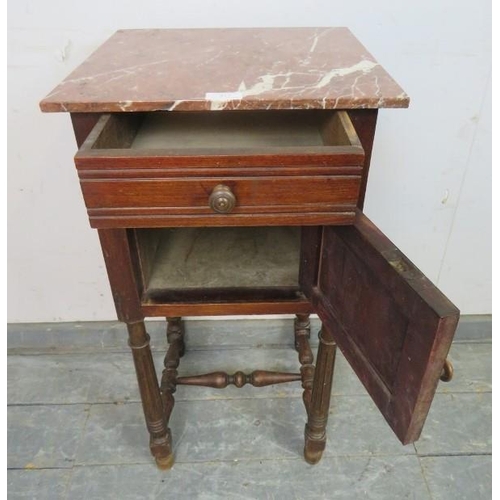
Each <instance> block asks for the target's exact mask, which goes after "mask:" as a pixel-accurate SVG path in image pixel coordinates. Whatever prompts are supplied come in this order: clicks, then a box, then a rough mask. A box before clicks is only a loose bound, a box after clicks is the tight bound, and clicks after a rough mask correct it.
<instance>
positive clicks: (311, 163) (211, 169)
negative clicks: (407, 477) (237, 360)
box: [41, 28, 459, 468]
mask: <svg viewBox="0 0 500 500" xmlns="http://www.w3.org/2000/svg"><path fill="white" fill-rule="evenodd" d="M209 53H214V54H215V53H216V54H217V56H216V57H215V56H214V57H213V58H211V57H208V54H209ZM408 102H409V99H408V97H407V96H406V94H405V93H404V91H403V90H402V89H401V88H400V87H399V86H398V85H397V84H396V83H395V82H394V80H393V79H392V78H391V77H390V76H389V75H388V74H387V73H386V72H385V70H384V69H383V68H382V67H381V66H380V65H379V64H378V63H377V62H376V61H375V60H374V59H373V57H372V56H371V55H370V54H369V53H368V52H367V51H366V49H364V47H363V46H362V45H361V44H360V43H359V42H358V41H357V40H356V39H355V38H354V37H353V35H352V34H351V33H350V32H349V30H347V29H345V28H330V29H327V28H310V29H309V28H293V29H292V28H290V29H221V30H130V31H128V30H125V31H119V32H117V33H116V34H115V35H114V36H113V37H112V38H111V39H110V40H108V41H107V42H106V43H105V44H104V45H103V46H102V47H101V48H100V49H98V51H96V52H95V53H94V54H93V55H92V56H91V57H90V58H89V59H88V60H87V61H86V62H85V63H83V64H82V65H81V66H80V67H79V68H77V69H76V70H75V72H74V73H73V74H72V75H70V76H69V77H68V79H66V80H65V81H64V82H62V83H61V85H60V86H59V87H57V88H56V89H55V90H54V91H53V92H52V93H51V94H49V96H47V98H46V99H44V100H43V101H42V103H41V108H42V110H44V111H67V112H70V113H71V117H72V122H73V127H74V131H75V137H76V140H77V144H78V146H79V150H78V152H77V153H76V156H75V164H76V168H77V171H78V176H79V179H80V184H81V189H82V193H83V199H84V201H85V205H86V207H87V212H88V216H89V220H90V224H91V226H92V227H94V228H97V229H98V231H99V237H100V242H101V245H102V249H103V255H104V258H105V262H106V268H107V271H108V276H109V281H110V285H111V289H112V292H113V297H114V300H115V304H116V309H117V314H118V317H119V319H120V320H122V321H124V322H126V323H127V326H128V330H129V336H130V339H129V343H130V347H131V349H132V353H133V356H134V362H135V366H136V371H137V375H138V381H139V388H140V391H141V397H142V401H143V408H144V413H145V419H146V425H147V427H148V430H149V432H150V435H151V441H150V446H151V451H152V453H153V455H154V456H155V458H156V461H157V463H158V465H159V466H160V467H164V468H168V467H170V466H171V465H172V463H173V455H172V449H171V437H170V430H169V429H168V420H169V417H170V414H171V412H172V409H173V406H174V396H173V395H174V393H175V389H176V386H177V385H180V384H184V385H205V386H211V387H219V388H223V387H226V386H227V385H228V384H234V385H236V386H238V387H241V386H242V385H245V384H253V385H254V386H257V387H261V386H264V385H269V384H274V383H284V382H291V381H299V382H301V383H302V387H303V389H304V403H305V406H306V410H307V424H306V427H305V449H304V454H305V458H306V460H307V461H308V462H310V463H316V462H317V461H318V460H319V459H320V458H321V454H322V452H323V449H324V447H325V442H326V434H325V429H326V423H327V417H328V408H329V402H330V392H331V381H332V376H333V367H334V361H335V350H336V346H337V345H338V346H339V347H340V349H341V350H342V352H343V353H344V355H345V356H346V358H347V360H348V361H349V363H350V364H351V366H352V368H353V369H354V371H355V372H356V374H357V375H358V377H359V378H360V380H361V382H362V383H363V384H364V386H365V387H366V389H367V391H368V392H369V394H370V395H371V396H372V398H373V400H374V401H375V403H376V404H377V406H378V408H379V409H380V411H381V413H382V414H383V415H384V417H385V418H386V420H387V422H388V424H389V425H390V426H391V428H392V429H393V430H394V432H395V434H396V435H397V436H398V438H399V439H400V440H401V441H402V442H403V443H405V444H406V443H409V442H412V441H414V440H416V439H418V437H419V435H420V432H421V429H422V426H423V424H424V421H425V417H426V415H427V412H428V410H429V407H430V404H431V402H432V398H433V395H434V392H435V390H436V386H437V384H438V381H439V379H440V377H441V376H447V375H448V373H449V366H448V365H446V356H447V353H448V350H449V347H450V344H451V341H452V338H453V334H454V331H455V328H456V324H457V321H458V315H459V313H458V310H457V309H456V308H455V307H454V306H453V304H451V303H450V302H449V301H448V300H447V299H446V297H444V296H443V295H442V294H441V292H439V290H437V289H436V287H435V286H434V285H433V284H432V283H431V282H430V281H429V280H428V279H427V278H426V277H425V276H423V275H422V273H421V272H420V271H419V270H418V269H417V268H416V267H415V266H414V265H413V264H412V263H411V262H410V261H409V260H408V259H407V258H406V257H405V256H404V254H403V253H402V252H401V251H400V250H399V249H397V248H396V247H395V246H394V244H392V243H391V242H390V241H389V240H388V239H387V237H385V236H384V235H383V234H382V232H381V231H380V230H379V229H378V228H377V227H375V225H374V224H373V223H372V222H370V221H369V220H368V218H367V217H366V216H365V215H364V213H363V211H362V209H363V200H364V195H365V190H366V186H367V179H368V170H369V166H370V158H371V151H372V146H373V139H374V134H375V125H376V119H377V111H378V109H379V108H384V107H406V106H408ZM394 140H397V138H394ZM388 202H390V200H388ZM270 313H293V314H296V315H297V316H296V321H295V332H294V335H295V347H296V349H297V351H298V357H299V363H300V370H298V371H297V373H277V372H270V371H263V370H256V371H254V372H253V373H251V374H244V373H241V372H237V373H236V374H232V375H231V374H226V373H224V372H216V373H212V374H201V375H199V374H198V375H194V376H180V375H179V373H178V367H179V362H180V358H181V357H182V355H183V353H184V350H185V345H184V339H183V325H182V321H181V319H180V318H181V317H182V316H185V315H207V314H213V315H225V314H226V315H228V314H231V315H233V314H270ZM310 313H317V314H318V316H319V317H320V319H321V321H322V324H323V326H322V330H321V333H320V344H319V349H318V354H317V359H316V363H315V364H314V360H313V356H312V351H311V349H310V347H309V342H308V338H309V334H310V333H309V330H310V327H309V320H308V317H309V314H310ZM148 316H164V317H167V323H168V326H167V337H168V341H169V344H170V347H169V350H168V353H167V355H166V358H165V368H164V371H163V374H162V376H161V380H160V381H159V380H158V376H157V374H156V373H155V370H154V366H153V362H152V357H151V351H150V347H149V337H148V335H147V333H146V329H145V326H144V321H143V320H144V317H148ZM444 367H446V370H445V372H446V373H445V374H444V375H443V369H444Z"/></svg>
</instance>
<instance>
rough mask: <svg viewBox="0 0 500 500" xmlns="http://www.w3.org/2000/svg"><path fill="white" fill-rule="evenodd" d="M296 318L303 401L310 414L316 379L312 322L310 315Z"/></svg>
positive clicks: (296, 340) (296, 341)
mask: <svg viewBox="0 0 500 500" xmlns="http://www.w3.org/2000/svg"><path fill="white" fill-rule="evenodd" d="M296 316H297V317H296V318H295V324H294V327H295V328H294V329H295V349H296V351H297V352H298V353H299V362H300V373H301V375H302V388H303V389H304V392H303V394H302V399H303V400H304V406H305V407H306V411H307V412H309V406H310V405H311V394H312V385H313V377H314V365H313V361H314V356H313V353H312V350H311V347H310V345H309V338H310V337H311V322H310V321H309V314H297V315H296Z"/></svg>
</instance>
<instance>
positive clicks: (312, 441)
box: [304, 326, 337, 464]
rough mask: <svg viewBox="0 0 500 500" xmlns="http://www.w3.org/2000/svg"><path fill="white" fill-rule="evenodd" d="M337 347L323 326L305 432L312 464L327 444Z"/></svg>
mask: <svg viewBox="0 0 500 500" xmlns="http://www.w3.org/2000/svg"><path fill="white" fill-rule="evenodd" d="M336 349H337V345H336V344H335V342H334V340H333V337H332V336H331V334H330V332H328V330H327V329H326V328H325V327H324V326H323V327H322V329H321V331H320V333H319V347H318V358H317V360H316V368H315V370H314V381H313V387H312V394H311V400H310V402H309V408H308V418H307V424H306V427H305V432H304V437H305V445H304V458H305V459H306V462H308V463H310V464H316V463H318V462H319V461H320V460H321V457H322V455H323V450H324V449H325V446H326V424H327V422H328V411H329V408H330V394H331V392H332V380H333V368H334V365H335V353H336Z"/></svg>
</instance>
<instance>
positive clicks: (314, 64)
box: [40, 28, 409, 112]
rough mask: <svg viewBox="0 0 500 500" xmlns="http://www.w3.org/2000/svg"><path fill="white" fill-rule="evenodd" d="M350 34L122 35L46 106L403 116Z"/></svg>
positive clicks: (398, 99)
mask: <svg viewBox="0 0 500 500" xmlns="http://www.w3.org/2000/svg"><path fill="white" fill-rule="evenodd" d="M408 104H409V98H408V96H407V94H406V93H405V92H404V91H403V89H402V88H401V87H400V86H399V85H398V84H397V83H396V82H395V81H394V80H393V79H392V78H391V76H390V75H389V74H388V73H387V72H386V71H385V70H384V69H383V68H382V66H381V65H380V64H379V63H378V62H377V61H376V60H375V59H374V58H373V56H372V55H371V54H370V53H369V52H368V51H367V50H366V49H365V48H364V47H363V45H361V43H360V42H359V41H358V40H357V39H356V38H355V37H354V35H353V34H352V33H351V32H350V31H349V30H348V29H347V28H231V29H188V30H185V29H173V30H120V31H117V32H116V33H115V34H114V35H113V36H112V37H111V38H110V39H109V40H108V41H106V42H105V43H104V44H103V45H102V46H101V47H99V48H98V49H97V50H96V51H95V52H94V53H93V54H92V55H91V56H90V57H89V58H88V59H87V60H86V61H84V62H83V63H82V64H81V65H80V66H79V67H78V68H77V69H76V70H75V71H73V73H71V74H70V75H69V76H68V78H66V79H65V80H64V81H63V82H62V83H61V84H60V85H59V86H57V87H56V88H55V89H54V90H53V91H52V92H51V93H50V94H49V95H48V96H47V97H46V98H45V99H44V100H43V101H42V102H41V103H40V107H41V109H42V111H48V112H55V111H67V112H121V111H123V112H128V111H158V110H167V111H174V110H175V111H205V110H213V111H217V110H223V109H226V110H232V109H241V110H244V109H247V110H248V109H313V108H320V109H335V108H344V109H352V108H398V107H401V108H402V107H407V106H408Z"/></svg>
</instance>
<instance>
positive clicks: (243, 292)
mask: <svg viewBox="0 0 500 500" xmlns="http://www.w3.org/2000/svg"><path fill="white" fill-rule="evenodd" d="M135 238H136V244H137V249H138V256H139V260H140V269H141V273H142V282H143V292H144V293H143V295H144V297H145V300H146V301H156V302H158V301H159V302H165V301H167V302H175V301H176V300H197V299H203V300H207V299H209V300H231V299H243V298H245V297H247V296H248V297H251V296H254V295H255V293H257V296H260V297H271V296H276V297H281V298H294V297H297V296H298V292H299V283H298V278H299V261H300V228H299V227H285V226H278V227H232V228H231V227H200V228H161V229H136V230H135Z"/></svg>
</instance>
